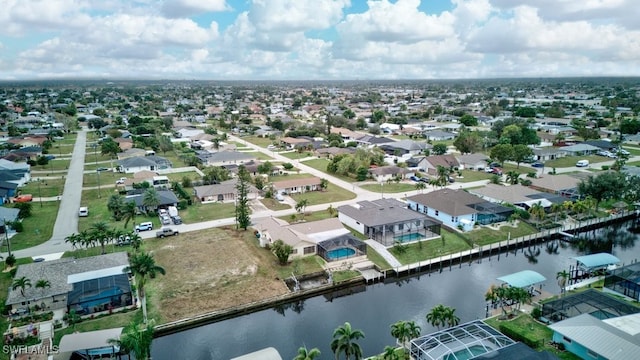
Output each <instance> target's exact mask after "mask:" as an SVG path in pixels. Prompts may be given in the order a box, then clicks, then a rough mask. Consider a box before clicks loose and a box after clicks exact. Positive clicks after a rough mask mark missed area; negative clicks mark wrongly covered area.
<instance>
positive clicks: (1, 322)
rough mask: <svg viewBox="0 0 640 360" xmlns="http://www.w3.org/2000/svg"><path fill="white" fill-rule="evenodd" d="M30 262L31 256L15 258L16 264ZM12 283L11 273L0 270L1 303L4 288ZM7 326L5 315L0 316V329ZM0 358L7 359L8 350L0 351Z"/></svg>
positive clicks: (3, 300)
mask: <svg viewBox="0 0 640 360" xmlns="http://www.w3.org/2000/svg"><path fill="white" fill-rule="evenodd" d="M32 262H33V260H31V258H24V259H17V261H16V264H17V265H22V264H29V263H32ZM12 283H13V278H12V277H11V274H10V273H9V272H8V271H3V272H0V289H3V291H0V301H1V302H2V303H3V304H4V303H5V301H7V295H8V292H7V290H6V289H8V288H9V287H11V284H12ZM8 328H9V322H8V321H7V317H6V316H0V329H8ZM3 331H4V330H3ZM0 360H9V352H8V351H0Z"/></svg>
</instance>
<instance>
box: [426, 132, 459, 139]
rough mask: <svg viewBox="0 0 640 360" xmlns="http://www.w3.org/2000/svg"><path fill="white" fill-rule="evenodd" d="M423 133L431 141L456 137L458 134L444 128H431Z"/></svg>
mask: <svg viewBox="0 0 640 360" xmlns="http://www.w3.org/2000/svg"><path fill="white" fill-rule="evenodd" d="M423 134H424V136H425V137H426V139H427V140H431V141H446V140H453V139H455V138H456V134H454V133H452V132H449V131H444V130H430V131H425V132H424V133H423Z"/></svg>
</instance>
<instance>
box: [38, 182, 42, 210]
mask: <svg viewBox="0 0 640 360" xmlns="http://www.w3.org/2000/svg"><path fill="white" fill-rule="evenodd" d="M41 182H42V179H38V197H39V198H40V207H42V192H40V183H41Z"/></svg>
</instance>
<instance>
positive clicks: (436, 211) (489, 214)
mask: <svg viewBox="0 0 640 360" xmlns="http://www.w3.org/2000/svg"><path fill="white" fill-rule="evenodd" d="M407 204H408V205H409V206H408V207H409V209H411V210H414V211H417V212H419V213H422V214H425V215H427V216H430V217H432V218H435V219H437V220H439V221H441V222H442V223H443V224H444V225H446V226H448V227H450V228H454V229H455V228H458V229H461V230H463V231H470V230H472V229H473V226H474V225H475V223H476V222H477V223H479V224H491V223H494V222H498V221H504V220H506V219H508V218H509V216H511V214H512V213H513V211H514V210H513V209H511V208H508V207H506V206H503V205H500V204H496V203H491V202H489V201H486V200H484V199H482V198H480V197H478V196H476V195H473V194H470V193H468V192H466V191H464V190H453V189H446V188H445V189H441V190H436V191H432V192H429V193H424V194H417V195H413V196H409V197H408V198H407Z"/></svg>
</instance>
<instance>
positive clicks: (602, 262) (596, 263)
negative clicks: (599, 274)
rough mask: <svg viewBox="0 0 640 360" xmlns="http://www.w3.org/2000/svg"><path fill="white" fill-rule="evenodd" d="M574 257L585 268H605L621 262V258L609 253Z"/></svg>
mask: <svg viewBox="0 0 640 360" xmlns="http://www.w3.org/2000/svg"><path fill="white" fill-rule="evenodd" d="M572 259H575V260H576V261H577V262H578V263H579V264H580V266H581V267H582V268H585V269H597V268H603V267H607V266H609V265H615V264H619V263H620V259H618V258H617V257H615V256H613V255H611V254H608V253H598V254H591V255H584V256H576V257H573V258H572Z"/></svg>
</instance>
